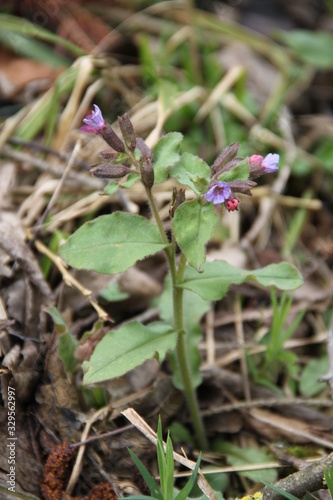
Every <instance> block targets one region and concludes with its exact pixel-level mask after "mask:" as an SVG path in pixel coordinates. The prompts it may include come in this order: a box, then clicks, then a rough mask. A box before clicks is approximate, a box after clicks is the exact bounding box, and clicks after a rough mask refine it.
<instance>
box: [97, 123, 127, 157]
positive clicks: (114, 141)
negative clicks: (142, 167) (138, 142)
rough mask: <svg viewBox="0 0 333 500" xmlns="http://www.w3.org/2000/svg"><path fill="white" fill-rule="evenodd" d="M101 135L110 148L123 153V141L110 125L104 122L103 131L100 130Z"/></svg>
mask: <svg viewBox="0 0 333 500" xmlns="http://www.w3.org/2000/svg"><path fill="white" fill-rule="evenodd" d="M101 136H102V137H103V139H104V141H105V142H106V143H107V144H108V145H109V146H111V148H113V149H115V150H116V151H118V152H119V153H123V152H124V151H125V146H124V143H123V141H122V140H121V139H120V138H119V137H118V136H117V134H116V133H115V131H114V130H113V128H112V127H111V125H110V124H109V123H107V122H105V125H104V128H103V131H102V132H101Z"/></svg>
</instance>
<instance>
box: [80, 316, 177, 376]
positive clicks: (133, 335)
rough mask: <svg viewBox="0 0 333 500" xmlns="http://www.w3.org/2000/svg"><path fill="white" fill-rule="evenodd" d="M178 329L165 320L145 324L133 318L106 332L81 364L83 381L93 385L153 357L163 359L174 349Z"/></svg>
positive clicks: (125, 371) (123, 372) (122, 373)
mask: <svg viewBox="0 0 333 500" xmlns="http://www.w3.org/2000/svg"><path fill="white" fill-rule="evenodd" d="M176 342H177V332H175V331H174V330H173V329H172V327H171V326H170V325H167V324H165V323H161V322H159V323H151V324H150V325H149V326H144V325H142V324H141V323H139V322H137V321H134V322H133V323H129V324H127V325H125V326H124V327H123V328H120V329H119V330H114V331H111V332H109V333H107V334H106V335H105V337H104V338H103V339H102V340H101V341H100V343H99V344H98V345H97V347H96V349H95V350H94V352H93V355H92V356H91V358H90V360H89V361H85V362H84V363H83V369H84V372H85V375H84V379H83V383H84V384H86V385H87V384H93V383H96V382H103V381H104V380H110V379H111V378H115V377H120V376H121V375H124V374H125V373H127V372H128V371H129V370H132V369H133V368H135V367H136V366H139V365H141V364H142V363H143V362H144V361H145V360H146V359H150V358H152V357H153V356H154V357H156V358H157V359H158V361H163V359H164V357H165V354H166V352H167V351H168V350H170V349H174V348H175V347H176Z"/></svg>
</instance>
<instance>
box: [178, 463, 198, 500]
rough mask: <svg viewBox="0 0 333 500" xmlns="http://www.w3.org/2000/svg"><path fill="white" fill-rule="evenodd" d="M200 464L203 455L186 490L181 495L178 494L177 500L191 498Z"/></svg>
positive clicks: (186, 485)
mask: <svg viewBox="0 0 333 500" xmlns="http://www.w3.org/2000/svg"><path fill="white" fill-rule="evenodd" d="M200 462H201V453H200V455H199V458H198V460H197V463H196V464H195V467H194V469H193V472H192V474H191V476H190V479H189V480H188V481H187V483H186V484H185V486H184V488H183V489H182V490H181V491H180V493H178V495H177V496H176V499H175V500H187V498H189V494H190V493H191V491H192V489H193V486H194V485H195V482H196V479H197V475H198V471H199V467H200Z"/></svg>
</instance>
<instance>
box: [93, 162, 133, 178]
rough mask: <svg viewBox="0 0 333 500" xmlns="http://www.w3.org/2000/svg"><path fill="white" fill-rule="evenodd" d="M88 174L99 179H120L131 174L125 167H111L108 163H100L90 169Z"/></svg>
mask: <svg viewBox="0 0 333 500" xmlns="http://www.w3.org/2000/svg"><path fill="white" fill-rule="evenodd" d="M90 172H91V173H92V174H93V175H94V176H95V177H99V178H100V179H120V178H121V177H124V176H125V175H127V174H129V173H130V172H131V169H130V168H128V167H125V165H112V164H110V163H100V164H99V165H96V166H95V167H93V168H91V169H90Z"/></svg>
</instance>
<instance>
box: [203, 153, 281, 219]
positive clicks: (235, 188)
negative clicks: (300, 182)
mask: <svg viewBox="0 0 333 500" xmlns="http://www.w3.org/2000/svg"><path fill="white" fill-rule="evenodd" d="M238 149H239V144H238V143H233V144H230V146H228V147H226V148H225V149H224V150H223V151H222V153H221V154H220V155H219V156H218V157H217V158H216V160H215V161H214V163H213V165H212V167H211V173H210V177H211V179H212V181H211V182H210V184H209V186H208V187H209V189H208V191H207V192H206V193H205V198H206V200H207V201H208V202H212V203H213V204H214V205H221V204H222V203H223V204H224V206H225V207H226V209H227V210H228V211H229V212H233V211H234V210H238V205H239V199H238V198H236V196H235V193H241V194H246V195H249V196H251V195H252V193H251V189H252V188H253V187H254V186H256V182H254V181H252V180H251V179H254V178H256V177H259V176H260V175H262V174H268V173H272V172H276V171H277V170H278V163H279V159H280V157H279V155H278V154H272V153H269V154H268V155H267V156H266V157H265V158H263V157H262V156H260V155H253V156H251V157H250V158H248V165H249V179H247V180H234V181H229V182H224V181H222V180H220V179H219V178H220V176H221V175H222V174H224V173H225V172H229V171H230V170H233V169H234V168H236V167H237V166H238V165H239V163H240V162H241V161H243V158H237V153H238Z"/></svg>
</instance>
